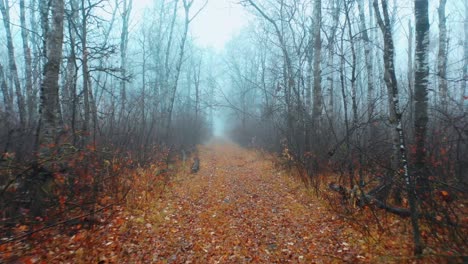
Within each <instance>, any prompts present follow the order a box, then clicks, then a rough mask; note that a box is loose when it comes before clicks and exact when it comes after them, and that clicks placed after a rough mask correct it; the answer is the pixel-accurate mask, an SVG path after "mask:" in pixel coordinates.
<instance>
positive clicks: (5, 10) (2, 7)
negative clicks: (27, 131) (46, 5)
mask: <svg viewBox="0 0 468 264" xmlns="http://www.w3.org/2000/svg"><path fill="white" fill-rule="evenodd" d="M9 5H10V4H9V2H8V0H0V11H1V13H2V17H3V26H4V27H5V33H6V37H7V49H8V62H9V63H8V65H9V70H10V74H11V76H12V78H13V83H14V85H15V93H16V100H17V102H18V112H19V119H20V125H21V127H25V125H26V108H25V103H24V96H23V92H22V90H21V83H20V79H19V75H18V68H17V66H16V57H15V48H14V45H13V36H12V34H11V28H10V23H11V21H10V6H9ZM25 41H27V40H25Z"/></svg>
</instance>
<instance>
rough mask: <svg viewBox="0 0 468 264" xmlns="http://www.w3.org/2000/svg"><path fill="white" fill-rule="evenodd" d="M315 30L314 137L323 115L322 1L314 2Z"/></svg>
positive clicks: (318, 129)
mask: <svg viewBox="0 0 468 264" xmlns="http://www.w3.org/2000/svg"><path fill="white" fill-rule="evenodd" d="M313 19H314V20H313V21H314V28H313V33H312V34H313V39H314V95H313V108H312V122H313V129H314V131H315V132H314V133H313V134H314V135H318V133H319V131H320V116H321V114H322V75H321V74H322V69H321V65H320V63H321V62H322V38H321V25H322V1H321V0H314V14H313Z"/></svg>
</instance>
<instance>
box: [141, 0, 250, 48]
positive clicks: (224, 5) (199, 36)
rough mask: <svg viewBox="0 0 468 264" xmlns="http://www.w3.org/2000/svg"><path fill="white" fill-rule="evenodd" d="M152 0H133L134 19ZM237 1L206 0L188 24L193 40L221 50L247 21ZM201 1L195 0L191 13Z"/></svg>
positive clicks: (245, 13) (246, 16)
mask: <svg viewBox="0 0 468 264" xmlns="http://www.w3.org/2000/svg"><path fill="white" fill-rule="evenodd" d="M153 1H154V0H134V1H133V9H134V10H133V11H134V19H135V20H139V19H140V18H139V17H138V16H139V14H141V10H142V9H143V8H144V7H145V6H149V5H151V4H152V3H153ZM237 2H239V0H208V4H207V6H206V7H205V9H204V10H203V11H202V12H201V13H200V14H199V15H198V17H197V18H195V20H194V21H193V22H192V24H191V25H190V30H191V32H192V36H193V38H194V39H195V42H196V43H197V44H199V45H200V46H202V47H212V48H214V49H216V50H217V51H220V50H222V49H223V47H224V45H225V44H226V42H228V41H229V40H230V39H231V38H232V37H233V36H234V35H236V34H237V33H238V32H239V31H240V30H241V28H242V27H244V26H245V25H246V24H247V23H248V17H249V14H248V13H247V12H246V11H245V10H244V8H243V7H242V6H241V5H239V4H237ZM203 3H205V0H195V2H194V6H193V7H192V10H191V13H192V14H193V13H195V12H196V11H197V10H199V9H200V7H201V6H202V5H203Z"/></svg>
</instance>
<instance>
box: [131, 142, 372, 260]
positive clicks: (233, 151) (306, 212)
mask: <svg viewBox="0 0 468 264" xmlns="http://www.w3.org/2000/svg"><path fill="white" fill-rule="evenodd" d="M200 160H201V169H200V171H199V172H198V173H197V174H190V175H188V176H186V177H182V179H180V180H179V181H176V182H175V183H174V186H173V188H172V189H171V191H169V192H168V193H167V195H166V196H165V197H164V198H163V199H161V201H160V202H159V204H158V206H157V207H158V209H159V210H160V215H159V217H157V218H158V219H163V220H161V221H160V223H159V224H155V225H149V224H147V227H148V228H149V229H151V232H149V233H147V234H146V235H147V236H148V238H149V241H148V242H149V243H151V244H152V245H153V247H152V251H151V252H148V251H145V252H142V251H140V250H139V248H140V247H139V245H138V244H136V243H135V244H132V243H129V244H126V245H124V246H123V251H124V252H125V253H124V254H123V256H125V257H128V259H129V260H132V259H133V260H135V259H140V260H142V261H143V262H147V261H148V262H162V263H165V262H168V263H248V262H260V263H284V262H293V263H296V262H304V263H311V262H315V263H330V262H342V261H353V262H354V261H357V260H363V259H364V258H365V257H364V256H361V255H359V254H358V250H357V249H356V248H355V247H353V246H352V245H351V243H350V242H349V241H347V238H348V236H349V235H350V234H349V233H347V232H350V230H351V229H350V228H348V227H346V226H343V225H341V227H340V228H338V229H337V228H336V227H337V226H340V225H339V224H338V223H336V221H338V220H336V219H335V218H334V217H333V216H331V215H329V214H327V213H324V212H325V211H326V210H324V208H323V204H321V203H320V202H318V201H314V200H312V199H310V195H307V194H306V190H305V189H304V188H303V186H302V185H301V184H299V183H298V182H296V181H294V180H292V179H290V178H288V177H286V176H283V175H282V174H281V173H280V172H278V171H277V170H275V169H274V167H273V164H272V163H271V162H270V161H268V160H267V159H265V158H262V157H261V155H259V154H256V153H255V152H253V151H247V150H245V149H241V148H239V147H236V146H235V145H232V144H226V143H225V144H212V145H208V146H205V147H201V149H200ZM308 197H309V198H308ZM150 226H151V227H150ZM332 227H333V228H332ZM353 236H355V235H353ZM353 240H355V238H353Z"/></svg>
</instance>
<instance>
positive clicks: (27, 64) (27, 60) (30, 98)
mask: <svg viewBox="0 0 468 264" xmlns="http://www.w3.org/2000/svg"><path fill="white" fill-rule="evenodd" d="M20 21H21V37H22V39H23V56H24V68H25V79H26V82H25V87H26V95H27V107H28V108H27V109H28V110H27V112H28V125H29V126H31V125H32V122H33V118H34V116H35V111H34V110H35V109H36V108H35V106H34V97H35V96H34V93H33V83H32V59H31V49H30V48H29V37H28V35H29V32H28V29H27V26H26V8H25V5H24V0H20Z"/></svg>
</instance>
